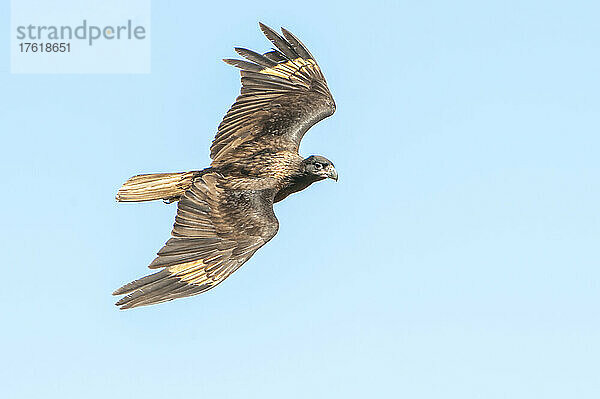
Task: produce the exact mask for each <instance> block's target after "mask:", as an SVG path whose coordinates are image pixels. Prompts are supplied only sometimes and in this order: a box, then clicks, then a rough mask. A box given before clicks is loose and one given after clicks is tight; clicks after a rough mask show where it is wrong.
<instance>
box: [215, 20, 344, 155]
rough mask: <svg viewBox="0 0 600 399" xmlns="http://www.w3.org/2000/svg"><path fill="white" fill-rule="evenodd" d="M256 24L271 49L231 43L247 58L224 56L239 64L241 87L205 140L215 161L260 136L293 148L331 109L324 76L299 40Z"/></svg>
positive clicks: (288, 33) (280, 146)
mask: <svg viewBox="0 0 600 399" xmlns="http://www.w3.org/2000/svg"><path fill="white" fill-rule="evenodd" d="M260 28H261V29H262V31H263V32H264V34H265V36H266V37H267V38H268V39H269V40H270V41H271V42H272V43H273V44H274V45H275V47H276V49H274V50H273V51H269V52H267V53H265V54H258V53H255V52H254V51H251V50H247V49H243V48H236V49H235V51H236V52H237V53H238V54H240V55H241V56H242V57H244V58H246V59H247V60H249V61H250V62H249V61H242V60H233V59H225V60H224V61H225V62H227V63H228V64H231V65H234V66H236V67H238V68H240V69H241V70H242V71H241V75H242V90H241V94H240V96H239V97H238V98H237V99H236V102H235V104H233V106H232V107H231V108H230V109H229V111H228V112H227V114H226V115H225V117H224V118H223V121H222V122H221V124H220V125H219V129H218V132H217V135H216V137H215V139H214V141H213V144H212V146H211V149H210V157H211V158H212V159H213V160H215V161H217V162H218V161H220V160H223V159H227V158H228V156H231V152H234V151H235V150H236V149H238V148H239V147H240V146H242V145H252V142H253V141H256V140H259V139H265V138H266V140H267V142H269V140H272V144H273V146H277V147H278V148H285V149H289V150H294V151H298V147H299V146H300V140H302V136H303V135H304V133H306V131H307V130H308V129H310V128H311V127H312V126H313V125H314V124H316V123H317V122H319V121H321V120H322V119H324V118H326V117H328V116H330V115H332V114H333V113H334V112H335V102H334V100H333V96H332V95H331V93H330V91H329V88H328V87H327V82H326V81H325V77H324V76H323V74H322V73H321V69H320V68H319V66H318V65H317V63H316V61H315V60H314V58H313V56H312V55H311V54H310V52H309V51H308V50H307V48H306V47H305V46H304V45H303V44H302V43H301V42H300V40H298V39H297V38H296V37H295V36H294V35H293V34H291V33H290V32H288V31H287V30H285V29H283V28H282V29H281V31H282V33H283V37H282V36H280V35H279V34H278V33H276V32H275V31H274V30H272V29H271V28H269V27H267V26H265V25H263V24H260Z"/></svg>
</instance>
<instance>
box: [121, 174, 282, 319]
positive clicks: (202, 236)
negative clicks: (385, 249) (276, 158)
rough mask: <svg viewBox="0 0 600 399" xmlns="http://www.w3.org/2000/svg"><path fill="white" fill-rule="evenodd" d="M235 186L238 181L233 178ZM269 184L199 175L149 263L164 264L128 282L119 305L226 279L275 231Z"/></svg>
mask: <svg viewBox="0 0 600 399" xmlns="http://www.w3.org/2000/svg"><path fill="white" fill-rule="evenodd" d="M233 186H235V183H234V184H233ZM278 227H279V223H278V221H277V218H276V217H275V214H274V213H273V201H272V195H269V193H268V189H265V190H260V189H253V190H244V189H237V188H235V187H234V188H232V182H231V181H227V180H225V179H224V178H223V177H222V176H221V175H219V174H217V173H209V174H205V175H204V176H202V177H199V178H198V179H197V180H196V181H195V182H194V184H193V185H192V187H191V188H190V189H189V190H188V191H187V192H186V193H185V194H184V196H183V198H182V199H181V200H180V201H179V203H178V207H177V216H176V218H175V225H174V227H173V231H172V233H171V235H172V238H171V239H169V240H168V241H167V243H166V244H165V246H164V247H163V248H162V249H161V250H160V251H159V252H158V257H157V258H156V259H154V261H153V262H152V263H151V264H150V266H149V267H150V268H151V269H154V268H164V269H163V270H161V271H159V272H158V273H154V274H151V275H149V276H146V277H143V278H141V279H139V280H136V281H133V282H131V283H129V284H126V285H124V286H123V287H121V288H119V289H118V290H116V291H115V292H114V295H122V294H128V295H127V296H126V297H124V298H122V299H121V300H119V301H118V302H117V305H118V306H121V309H128V308H133V307H137V306H144V305H151V304H155V303H160V302H165V301H170V300H172V299H176V298H181V297H186V296H191V295H196V294H200V293H202V292H205V291H207V290H209V289H211V288H213V287H215V286H216V285H217V284H219V283H220V282H222V281H223V280H224V279H226V278H227V277H228V276H229V275H231V273H233V272H234V271H236V270H237V269H238V268H239V267H240V266H241V265H242V264H243V263H244V262H246V261H247V260H248V259H249V258H250V257H251V256H252V255H253V254H254V253H255V252H256V251H257V250H258V249H259V248H260V247H262V246H263V245H264V244H265V243H267V242H268V241H269V240H270V239H271V238H273V237H274V236H275V234H276V233H277V229H278Z"/></svg>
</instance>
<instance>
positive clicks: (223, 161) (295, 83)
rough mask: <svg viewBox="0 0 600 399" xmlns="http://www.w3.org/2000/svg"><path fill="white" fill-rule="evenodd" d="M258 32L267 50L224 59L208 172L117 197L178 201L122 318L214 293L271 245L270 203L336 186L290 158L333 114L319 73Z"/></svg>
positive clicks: (137, 186) (159, 180)
mask: <svg viewBox="0 0 600 399" xmlns="http://www.w3.org/2000/svg"><path fill="white" fill-rule="evenodd" d="M260 28H261V30H262V31H263V32H264V34H265V36H266V37H267V38H268V39H269V40H270V41H271V42H272V43H273V45H275V47H276V49H274V50H273V51H269V52H267V53H265V54H258V53H256V52H253V51H251V50H247V49H242V48H236V49H235V50H236V52H237V53H238V54H240V55H241V56H242V57H244V58H246V59H247V60H248V61H242V60H232V59H226V60H224V61H225V62H227V63H228V64H231V65H233V66H236V67H238V68H240V69H241V75H242V89H241V94H240V96H238V98H237V99H236V102H235V103H234V104H233V106H232V107H231V108H230V109H229V111H228V112H227V114H226V115H225V117H224V118H223V121H222V122H221V124H220V125H219V128H218V131H217V134H216V136H215V139H214V141H213V144H212V146H211V150H210V156H211V158H212V159H213V161H212V163H211V166H210V167H209V168H207V169H204V170H201V171H191V172H181V173H158V174H150V175H139V176H134V177H132V178H131V179H129V180H128V181H127V182H125V184H124V185H123V186H122V187H121V189H120V190H119V192H118V193H117V201H121V202H138V201H152V200H158V199H162V200H164V201H166V202H174V201H177V202H178V205H177V216H176V217H175V225H174V226H173V231H172V233H171V236H172V237H171V238H170V239H169V240H168V241H167V243H166V244H165V246H164V247H163V248H162V249H161V250H160V251H159V252H158V256H157V257H156V259H154V261H152V263H151V264H150V266H149V267H150V268H151V269H157V268H162V270H160V271H158V272H157V273H154V274H151V275H149V276H146V277H143V278H141V279H139V280H136V281H133V282H131V283H129V284H126V285H124V286H123V287H121V288H119V289H118V290H116V291H115V292H114V293H113V294H114V295H125V294H126V296H125V297H123V298H121V299H120V300H119V301H118V302H117V305H118V306H120V307H121V309H127V308H133V307H137V306H144V305H151V304H155V303H160V302H165V301H170V300H172V299H176V298H181V297H186V296H191V295H196V294H200V293H202V292H204V291H207V290H209V289H211V288H213V287H215V286H216V285H218V284H219V283H221V282H222V281H223V280H224V279H225V278H227V277H228V276H229V275H231V273H233V272H234V271H236V270H237V269H238V268H239V267H240V266H241V265H242V264H244V263H245V262H246V261H247V260H248V259H249V258H250V257H251V256H252V255H253V254H254V253H255V252H256V251H257V250H258V249H259V248H260V247H262V246H263V245H264V244H266V243H267V242H268V241H269V240H270V239H271V238H273V237H274V236H275V234H276V233H277V230H278V228H279V222H278V221H277V218H276V217H275V214H274V212H273V204H274V203H275V202H278V201H281V200H283V199H284V198H286V197H287V196H288V195H290V194H292V193H295V192H297V191H300V190H303V189H305V188H306V187H308V186H309V185H311V184H312V183H314V182H316V181H319V180H323V179H326V178H331V179H334V180H337V178H338V175H337V172H336V170H335V168H334V167H333V164H332V163H331V162H330V161H329V160H328V159H326V158H324V157H321V156H316V155H315V156H310V157H308V158H306V159H302V157H301V156H300V155H298V148H299V146H300V141H301V140H302V137H303V136H304V133H306V131H307V130H308V129H310V128H311V127H312V126H313V125H314V124H316V123H317V122H319V121H321V120H322V119H324V118H326V117H328V116H330V115H332V114H333V113H334V111H335V102H334V101H333V97H332V95H331V93H330V92H329V89H328V87H327V83H326V82H325V78H324V77H323V74H322V73H321V69H320V68H319V66H318V65H317V63H316V61H315V60H314V58H313V57H312V55H311V54H310V52H309V51H308V49H307V48H306V47H305V46H304V45H303V44H302V43H301V42H300V41H299V40H298V39H297V38H296V37H295V36H294V35H292V34H291V33H290V32H288V31H287V30H285V29H283V28H282V33H283V36H281V35H279V34H278V33H277V32H275V31H274V30H272V29H271V28H269V27H267V26H265V25H263V24H260Z"/></svg>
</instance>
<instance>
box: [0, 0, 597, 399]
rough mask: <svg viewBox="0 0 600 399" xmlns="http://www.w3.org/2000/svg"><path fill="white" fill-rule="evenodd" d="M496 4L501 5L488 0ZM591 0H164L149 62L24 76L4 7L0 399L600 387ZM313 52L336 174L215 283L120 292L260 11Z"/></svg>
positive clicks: (308, 145) (156, 233)
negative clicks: (126, 306) (155, 197)
mask: <svg viewBox="0 0 600 399" xmlns="http://www.w3.org/2000/svg"><path fill="white" fill-rule="evenodd" d="M483 3H485V4H483ZM599 13H600V7H599V6H598V4H597V2H592V1H589V2H583V1H572V2H556V1H526V2H523V1H488V2H480V1H455V2H445V1H422V2H418V3H417V2H408V1H402V2H387V3H384V2H363V3H353V2H348V1H343V2H327V3H325V2H321V1H309V0H306V1H303V2H301V3H298V2H270V4H267V3H262V4H257V2H231V1H229V2H211V3H210V4H200V2H198V3H196V2H185V3H184V2H168V4H167V2H159V1H154V2H153V5H152V25H151V37H152V65H151V68H152V72H151V73H150V74H145V75H132V74H122V75H118V74H117V75H115V74H113V75H110V74H107V75H101V74H90V75H83V74H81V75H75V74H65V75H43V74H39V75H12V74H10V73H9V71H10V59H9V56H8V54H9V47H8V46H9V43H10V39H9V36H8V35H9V28H8V27H9V22H10V21H9V15H10V12H9V2H3V5H2V6H0V14H1V15H2V19H0V23H1V24H3V26H1V27H0V28H2V29H1V31H2V32H5V35H6V36H5V40H3V41H0V54H3V56H2V57H3V58H2V62H1V63H0V69H1V70H0V87H1V89H2V94H3V95H2V96H1V97H0V113H1V116H0V132H1V133H2V145H1V146H0V147H1V148H0V168H1V169H0V170H1V171H2V186H3V190H2V192H3V195H2V196H1V198H0V209H1V211H0V212H1V220H2V225H3V226H4V228H3V229H1V230H0V242H1V243H2V244H1V245H2V266H3V268H2V269H3V270H2V273H3V277H2V280H3V284H2V289H0V312H1V315H2V325H3V326H2V328H1V329H0V351H1V352H0V353H1V355H0V356H1V358H2V361H1V362H0V387H1V388H0V390H1V391H2V394H1V396H2V397H5V398H33V397H44V398H107V397H110V398H134V397H135V398H137V397H144V398H165V397H169V398H182V397H194V398H196V397H198V398H282V397H284V398H307V397H311V398H332V397H343V398H364V397H377V398H379V397H381V398H387V397H394V398H441V397H443V398H461V399H464V398H486V399H493V398H511V399H513V398H565V397H576V398H580V399H584V398H598V397H600V379H599V378H598V375H599V374H600V360H599V359H600V309H599V303H600V269H599V263H600V262H599V260H600V254H599V249H600V245H599V238H600V216H599V209H598V207H599V204H600V183H599V180H598V176H599V172H600V158H599V156H598V155H599V149H600V148H599V147H600V136H599V133H600V120H599V117H600V113H599V110H600V95H599V94H598V93H599V92H600V73H599V71H600V52H599V51H598V50H599V45H600V28H599V26H600V25H599V23H598V15H599ZM259 20H260V21H263V22H265V23H266V24H268V25H270V26H272V27H279V26H285V27H287V28H289V29H290V30H291V31H292V32H294V33H295V34H296V35H297V36H298V37H300V38H301V40H303V41H304V43H305V44H307V46H308V47H309V49H310V50H311V52H312V53H313V54H314V55H315V56H316V57H317V59H318V62H319V64H320V65H321V67H322V69H323V71H324V73H325V75H326V78H327V80H328V82H329V86H330V89H331V91H332V92H333V94H334V96H335V99H336V102H337V112H336V114H335V115H334V116H333V117H332V118H329V119H327V120H325V121H323V122H322V123H320V124H319V125H317V126H316V127H314V128H313V129H312V130H311V131H310V132H309V133H308V134H307V136H306V137H305V138H304V140H303V143H302V147H301V149H300V152H301V154H302V155H305V156H307V155H310V154H321V155H324V156H326V157H328V158H329V159H331V160H332V161H333V162H334V163H335V165H336V168H337V170H338V172H339V175H340V181H339V182H338V183H337V184H336V183H334V182H331V181H327V182H322V183H319V184H315V185H313V186H312V187H310V188H309V189H307V190H306V191H304V192H302V193H299V194H296V195H294V196H292V197H289V198H288V199H287V200H286V201H284V202H283V203H280V204H278V205H276V207H275V212H276V214H277V216H278V218H279V221H280V226H281V227H280V230H279V234H278V235H277V236H276V237H275V238H274V239H273V240H272V241H271V242H270V243H269V244H268V245H267V246H265V247H264V248H263V249H261V250H260V251H259V252H258V253H257V254H256V255H255V256H254V257H253V258H252V259H251V260H250V261H249V262H248V263H246V265H244V267H243V268H241V269H240V270H239V271H238V272H236V273H235V274H234V275H233V276H231V277H230V278H228V279H227V280H226V281H225V282H224V283H223V284H221V285H220V286H219V287H217V288H216V289H214V290H212V291H209V292H208V293H206V294H203V295H201V296H196V297H193V298H187V299H183V300H177V301H174V302H169V303H166V304H161V305H158V306H152V307H145V308H139V309H134V310H132V311H125V312H123V311H118V310H117V308H116V307H115V306H114V305H113V303H114V301H115V298H114V297H112V296H111V292H112V291H113V290H114V289H115V288H117V287H119V286H120V285H121V284H123V283H126V282H129V281H131V280H132V279H135V278H138V277H140V276H142V275H145V274H147V273H148V272H149V270H148V269H146V266H147V264H148V263H149V262H150V261H151V260H152V259H153V257H154V254H155V252H156V251H157V250H158V249H160V247H161V246H162V244H163V243H164V242H165V241H166V240H167V238H168V237H169V232H170V229H171V226H172V223H173V218H174V214H175V206H173V205H170V206H169V205H164V204H162V203H160V202H158V203H144V204H117V203H116V202H115V201H114V195H115V193H116V190H117V189H118V188H119V186H120V185H121V183H122V182H124V181H125V180H126V179H127V178H128V177H130V176H132V175H134V174H138V173H151V172H170V171H184V170H190V169H198V168H202V167H205V166H207V165H208V164H209V158H208V149H209V146H210V143H211V140H212V138H213V136H214V133H215V130H216V126H217V124H218V123H219V121H220V120H221V118H222V116H223V115H224V113H225V112H226V110H227V108H228V107H229V106H230V104H231V103H232V102H233V100H234V98H235V97H236V95H237V93H238V91H239V77H238V73H237V72H236V70H235V69H234V68H232V67H228V66H227V65H225V64H224V63H222V62H221V61H220V59H221V58H226V57H232V56H233V55H235V53H234V52H233V47H234V46H245V47H249V48H252V49H255V50H261V51H266V50H267V49H269V48H270V43H269V42H268V41H267V40H266V39H265V38H264V37H263V36H262V34H261V33H260V31H259V29H258V26H257V22H258V21H259Z"/></svg>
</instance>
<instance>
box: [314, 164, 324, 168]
mask: <svg viewBox="0 0 600 399" xmlns="http://www.w3.org/2000/svg"><path fill="white" fill-rule="evenodd" d="M315 169H316V170H321V169H323V165H321V164H320V163H316V164H315Z"/></svg>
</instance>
